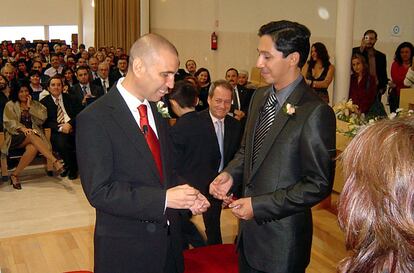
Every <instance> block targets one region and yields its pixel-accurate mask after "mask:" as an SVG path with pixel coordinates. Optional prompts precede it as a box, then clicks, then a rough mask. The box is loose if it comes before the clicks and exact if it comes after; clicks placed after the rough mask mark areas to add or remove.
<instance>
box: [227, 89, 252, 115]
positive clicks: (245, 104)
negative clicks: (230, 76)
mask: <svg viewBox="0 0 414 273" xmlns="http://www.w3.org/2000/svg"><path fill="white" fill-rule="evenodd" d="M237 90H238V91H239V98H240V110H241V111H243V112H244V113H245V114H246V115H247V112H248V110H249V104H250V100H251V98H252V95H253V93H254V91H255V90H253V89H249V88H247V87H244V86H241V85H237ZM236 101H237V98H236V97H234V98H233V104H232V110H231V111H232V112H233V111H234V109H236V108H237V105H236Z"/></svg>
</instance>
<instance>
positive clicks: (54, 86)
mask: <svg viewBox="0 0 414 273" xmlns="http://www.w3.org/2000/svg"><path fill="white" fill-rule="evenodd" d="M48 90H49V92H50V95H48V96H46V97H45V98H43V99H42V100H41V101H40V102H41V103H42V104H43V105H44V106H45V107H46V109H47V119H46V121H45V123H44V127H46V128H50V129H51V137H50V141H51V143H52V147H53V151H55V152H57V153H58V154H59V156H60V157H61V158H62V159H63V162H64V168H65V170H64V171H63V172H62V173H61V174H60V175H61V176H62V177H65V176H66V175H67V176H68V178H69V179H71V180H73V179H76V178H77V177H78V164H77V162H76V152H75V151H76V148H75V121H76V116H77V114H78V112H79V110H80V108H81V107H80V106H79V105H77V102H76V100H75V99H73V98H72V96H71V95H69V94H65V93H62V91H63V80H62V78H61V77H60V76H58V75H55V76H53V77H52V78H50V80H49V85H48Z"/></svg>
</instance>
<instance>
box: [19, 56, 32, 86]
mask: <svg viewBox="0 0 414 273" xmlns="http://www.w3.org/2000/svg"><path fill="white" fill-rule="evenodd" d="M16 65H17V71H16V72H17V75H16V79H17V81H18V82H19V83H21V82H28V80H29V71H28V70H27V63H26V61H25V60H24V59H20V60H18V61H17V62H16Z"/></svg>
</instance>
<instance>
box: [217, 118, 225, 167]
mask: <svg viewBox="0 0 414 273" xmlns="http://www.w3.org/2000/svg"><path fill="white" fill-rule="evenodd" d="M216 135H217V142H218V144H219V149H220V155H221V160H220V167H219V172H221V170H223V166H224V158H223V157H224V143H223V142H224V137H223V123H222V121H221V120H217V121H216Z"/></svg>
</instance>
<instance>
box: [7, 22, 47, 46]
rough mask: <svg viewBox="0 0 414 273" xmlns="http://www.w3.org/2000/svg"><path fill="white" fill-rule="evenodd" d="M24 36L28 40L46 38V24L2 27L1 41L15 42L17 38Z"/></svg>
mask: <svg viewBox="0 0 414 273" xmlns="http://www.w3.org/2000/svg"><path fill="white" fill-rule="evenodd" d="M22 37H24V38H26V40H28V41H33V40H44V39H45V28H44V26H18V27H15V26H10V27H0V41H3V40H7V41H12V42H13V43H14V41H15V40H20V39H21V38H22Z"/></svg>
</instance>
